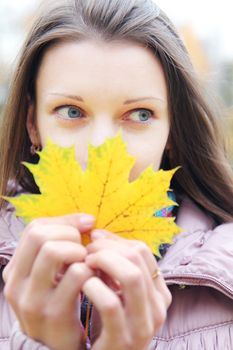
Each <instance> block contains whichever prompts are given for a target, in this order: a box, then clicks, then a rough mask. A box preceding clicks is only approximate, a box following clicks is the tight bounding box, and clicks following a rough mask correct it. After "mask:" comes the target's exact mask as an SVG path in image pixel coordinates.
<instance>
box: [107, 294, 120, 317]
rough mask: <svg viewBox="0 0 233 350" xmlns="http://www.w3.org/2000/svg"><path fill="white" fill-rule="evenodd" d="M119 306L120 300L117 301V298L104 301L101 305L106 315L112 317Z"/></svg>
mask: <svg viewBox="0 0 233 350" xmlns="http://www.w3.org/2000/svg"><path fill="white" fill-rule="evenodd" d="M119 307H120V302H119V301H118V299H117V298H112V299H111V300H109V301H106V302H105V304H104V306H103V313H104V314H105V316H107V317H112V316H114V315H115V313H116V311H117V310H118V309H119Z"/></svg>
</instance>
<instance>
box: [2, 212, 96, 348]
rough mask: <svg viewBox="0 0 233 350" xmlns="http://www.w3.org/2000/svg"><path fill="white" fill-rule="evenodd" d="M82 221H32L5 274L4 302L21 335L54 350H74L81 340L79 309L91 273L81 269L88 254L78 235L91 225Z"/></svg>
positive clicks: (74, 217)
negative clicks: (23, 334)
mask: <svg viewBox="0 0 233 350" xmlns="http://www.w3.org/2000/svg"><path fill="white" fill-rule="evenodd" d="M83 218H84V215H83V214H73V215H67V216H63V217H56V218H48V219H38V220H35V221H33V222H32V223H31V224H29V225H28V226H27V227H26V229H25V230H24V232H23V234H22V237H21V240H20V242H19V245H18V247H17V249H16V251H15V254H14V256H13V258H12V260H11V261H10V262H9V264H8V265H7V267H6V268H5V270H4V272H3V278H4V280H5V289H4V293H5V296H6V299H7V300H8V302H9V303H10V305H11V306H12V308H13V310H14V312H15V314H16V316H17V318H18V320H19V322H20V326H21V328H22V330H23V331H24V333H25V334H27V335H28V336H30V337H31V338H33V339H35V340H37V341H40V342H42V343H43V344H45V345H47V346H49V347H51V348H53V349H56V350H67V349H69V350H72V349H75V350H77V349H78V348H79V344H80V342H81V338H82V330H81V325H80V321H79V315H77V303H78V302H79V294H80V291H81V288H82V286H83V283H84V282H85V281H87V279H88V278H90V277H91V276H92V275H93V272H92V270H91V269H90V268H88V267H87V266H86V264H84V260H85V257H86V255H87V251H86V249H85V248H84V247H83V246H82V245H81V237H80V232H85V231H89V230H90V228H91V227H92V224H93V223H94V220H90V218H89V223H88V222H86V223H85V222H84V221H83ZM93 219H94V218H93Z"/></svg>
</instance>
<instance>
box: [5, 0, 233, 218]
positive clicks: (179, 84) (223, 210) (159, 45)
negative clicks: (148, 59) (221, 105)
mask: <svg viewBox="0 0 233 350" xmlns="http://www.w3.org/2000/svg"><path fill="white" fill-rule="evenodd" d="M85 39H91V40H95V39H101V40H104V41H107V42H108V41H114V40H118V41H119V40H129V41H131V42H132V41H133V42H135V43H141V44H143V45H144V46H145V47H147V48H150V49H151V50H152V51H153V52H154V54H155V55H156V57H158V58H159V60H160V61H161V63H162V66H163V70H164V74H165V76H166V81H167V87H168V99H169V109H170V115H171V130H170V144H171V151H170V152H169V153H166V152H165V153H164V155H163V161H162V164H161V166H162V167H164V168H171V167H174V166H176V165H181V170H179V171H178V172H177V174H176V175H175V177H174V180H173V183H172V187H173V188H174V190H175V191H176V192H178V193H180V194H186V195H187V196H189V197H190V198H191V199H192V200H194V201H195V202H196V203H197V204H198V205H199V206H200V207H202V208H203V209H204V210H206V211H207V212H209V214H210V215H212V216H213V217H214V218H215V219H216V220H217V221H218V222H227V221H232V219H233V200H232V199H233V176H232V172H231V169H230V166H229V164H228V163H227V160H226V157H225V151H224V146H223V145H224V144H223V138H222V137H221V135H220V133H219V132H218V127H217V122H216V118H215V117H214V113H213V112H212V111H211V109H210V107H209V106H208V104H207V102H206V101H205V98H204V97H203V92H202V89H201V88H200V84H199V83H198V81H197V79H196V77H195V73H194V70H193V67H192V65H191V63H190V60H189V57H188V54H187V52H186V49H185V47H184V45H183V43H182V41H181V39H180V37H179V36H178V34H177V32H176V30H175V28H174V27H173V25H172V23H171V22H170V20H169V19H168V18H167V16H166V15H165V14H164V13H163V12H162V11H161V10H159V8H158V7H157V6H156V5H155V4H154V3H153V2H152V1H151V0H98V1H93V0H59V1H58V0H56V1H46V2H45V7H44V10H43V9H41V10H40V13H39V15H38V16H37V18H36V19H35V21H34V25H33V27H32V29H31V31H30V33H29V35H28V37H27V39H26V42H25V44H24V46H23V49H22V53H21V56H20V60H19V63H18V66H17V69H16V72H15V75H14V77H13V79H12V83H11V87H10V92H9V98H8V102H7V104H6V108H5V113H4V118H3V122H2V125H1V135H0V193H2V194H8V195H9V194H10V195H13V194H14V193H15V192H16V186H15V185H14V184H19V185H20V186H21V187H22V188H23V189H24V190H26V191H30V192H33V193H38V188H37V187H36V185H35V183H34V181H33V179H32V177H31V175H30V174H29V173H28V172H27V171H26V169H25V168H24V167H23V166H22V165H21V162H22V161H23V160H24V161H25V160H26V161H30V162H37V161H38V159H37V157H35V156H32V155H31V154H30V140H29V136H28V133H27V130H26V116H27V110H28V103H29V102H28V96H30V98H31V99H34V97H35V91H34V89H35V79H36V75H37V70H38V67H39V64H40V62H41V58H42V55H43V53H44V52H45V50H46V49H47V48H48V46H50V45H52V44H55V43H57V42H60V41H62V40H63V41H64V40H66V41H67V40H85ZM9 180H10V183H11V184H13V186H7V184H8V185H9ZM1 206H3V202H2V204H1Z"/></svg>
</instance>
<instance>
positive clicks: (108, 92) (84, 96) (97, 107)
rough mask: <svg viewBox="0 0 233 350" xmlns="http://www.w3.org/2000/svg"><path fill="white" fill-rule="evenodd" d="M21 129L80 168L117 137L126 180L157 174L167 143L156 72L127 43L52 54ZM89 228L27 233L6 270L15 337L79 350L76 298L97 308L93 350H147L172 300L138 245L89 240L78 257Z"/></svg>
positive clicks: (63, 224) (52, 221) (45, 226)
mask: <svg viewBox="0 0 233 350" xmlns="http://www.w3.org/2000/svg"><path fill="white" fill-rule="evenodd" d="M64 95H66V96H64ZM136 99H137V101H135V100H136ZM27 128H28V132H29V135H30V138H31V141H32V143H33V144H35V145H42V147H43V146H44V145H45V143H46V140H47V138H48V137H49V138H51V139H53V141H55V142H56V143H58V144H60V145H62V146H70V145H72V144H75V147H76V156H77V160H78V161H79V162H80V163H81V165H82V166H83V168H85V167H86V164H87V145H88V143H92V144H93V145H99V144H101V143H103V142H104V141H105V139H106V138H107V137H113V136H114V135H115V134H116V133H117V132H118V131H119V129H121V132H122V136H123V138H124V140H125V141H126V143H127V147H128V151H129V153H131V154H132V155H134V156H135V157H136V163H135V166H134V168H133V169H132V172H131V174H130V179H134V178H136V177H137V176H138V175H139V174H140V173H141V172H142V171H143V170H144V169H145V168H146V167H147V166H148V165H151V164H152V165H153V167H154V169H155V170H157V169H159V166H160V162H161V158H162V154H163V152H164V150H165V148H166V147H168V135H169V115H168V101H167V88H166V82H165V77H164V73H163V70H162V67H161V65H160V63H159V61H158V60H157V59H156V58H155V57H154V55H153V54H152V53H151V52H150V51H149V50H147V49H145V48H144V47H142V46H140V45H138V44H135V43H129V42H127V43H126V42H118V43H116V42H115V43H111V44H110V43H108V44H107V43H103V42H98V43H97V42H93V41H83V42H66V43H64V42H63V43H60V44H59V45H56V46H53V47H51V48H50V49H48V50H47V52H46V53H45V55H44V56H43V59H42V62H41V65H40V68H39V71H38V76H37V79H36V103H31V105H30V107H29V110H28V118H27ZM90 200H91V199H90ZM94 220H95V219H94V218H93V217H90V216H86V215H85V214H83V213H78V214H73V215H68V216H63V217H58V218H46V219H39V220H36V221H34V222H32V223H31V224H29V225H28V226H27V227H26V228H25V230H24V233H23V234H22V238H21V240H20V243H19V245H18V247H17V249H16V252H15V255H14V256H13V258H12V260H11V261H10V263H9V264H8V265H7V268H6V269H5V270H4V275H3V276H4V280H5V283H6V286H5V296H6V298H7V299H8V301H9V303H10V304H11V306H12V308H13V310H14V311H15V313H16V315H17V318H18V319H19V322H20V326H21V328H22V330H23V331H24V332H25V333H26V334H28V335H29V336H30V337H32V338H34V339H36V340H38V341H41V342H42V343H44V344H46V345H48V346H50V347H52V348H53V349H55V350H63V349H70V350H72V349H75V350H77V348H80V349H81V348H82V345H80V344H81V343H82V329H81V326H80V322H79V319H78V317H77V314H76V310H77V306H78V305H77V304H78V303H79V295H80V292H81V291H83V292H84V293H85V294H86V295H87V296H88V297H89V298H90V299H91V300H92V302H93V304H94V306H95V312H94V314H93V322H92V323H93V327H94V328H95V330H94V331H95V343H94V345H93V346H92V349H94V350H108V349H110V348H111V349H112V350H119V349H121V350H122V349H127V350H129V349H134V350H139V349H140V350H143V349H147V347H148V344H149V342H150V341H151V339H152V337H153V335H154V334H155V333H156V331H157V330H158V328H159V327H160V326H161V325H162V324H163V322H164V321H165V319H166V310H167V308H168V306H169V305H170V303H171V295H170V292H169V290H168V289H167V287H166V284H165V282H164V279H163V277H162V276H158V277H157V278H156V279H155V280H152V278H151V276H152V274H153V272H154V271H155V269H156V268H157V263H156V261H155V259H154V257H153V256H152V254H151V252H150V250H149V249H148V247H147V246H146V245H145V244H144V243H142V242H138V241H129V240H125V239H121V238H119V237H117V236H115V235H114V234H112V233H111V232H107V231H103V230H98V231H97V230H93V231H92V243H91V244H90V245H89V246H87V247H86V248H84V247H83V246H82V244H81V238H80V233H82V232H84V231H87V230H91V229H92V227H93V225H94ZM73 281H76V282H75V283H73ZM15 291H17V293H16V292H15ZM20 291H22V293H20ZM99 318H100V319H101V323H100V322H99ZM119 334H121V336H120V337H119ZM54 335H56V336H54Z"/></svg>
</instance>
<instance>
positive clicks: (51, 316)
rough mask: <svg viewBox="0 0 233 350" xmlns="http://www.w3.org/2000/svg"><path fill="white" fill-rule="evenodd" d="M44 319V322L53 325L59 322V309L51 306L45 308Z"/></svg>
mask: <svg viewBox="0 0 233 350" xmlns="http://www.w3.org/2000/svg"><path fill="white" fill-rule="evenodd" d="M44 317H45V319H46V320H49V321H51V322H53V323H55V322H58V321H59V320H61V318H60V317H61V312H60V308H58V307H52V305H51V306H50V307H47V308H46V309H45V310H44Z"/></svg>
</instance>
